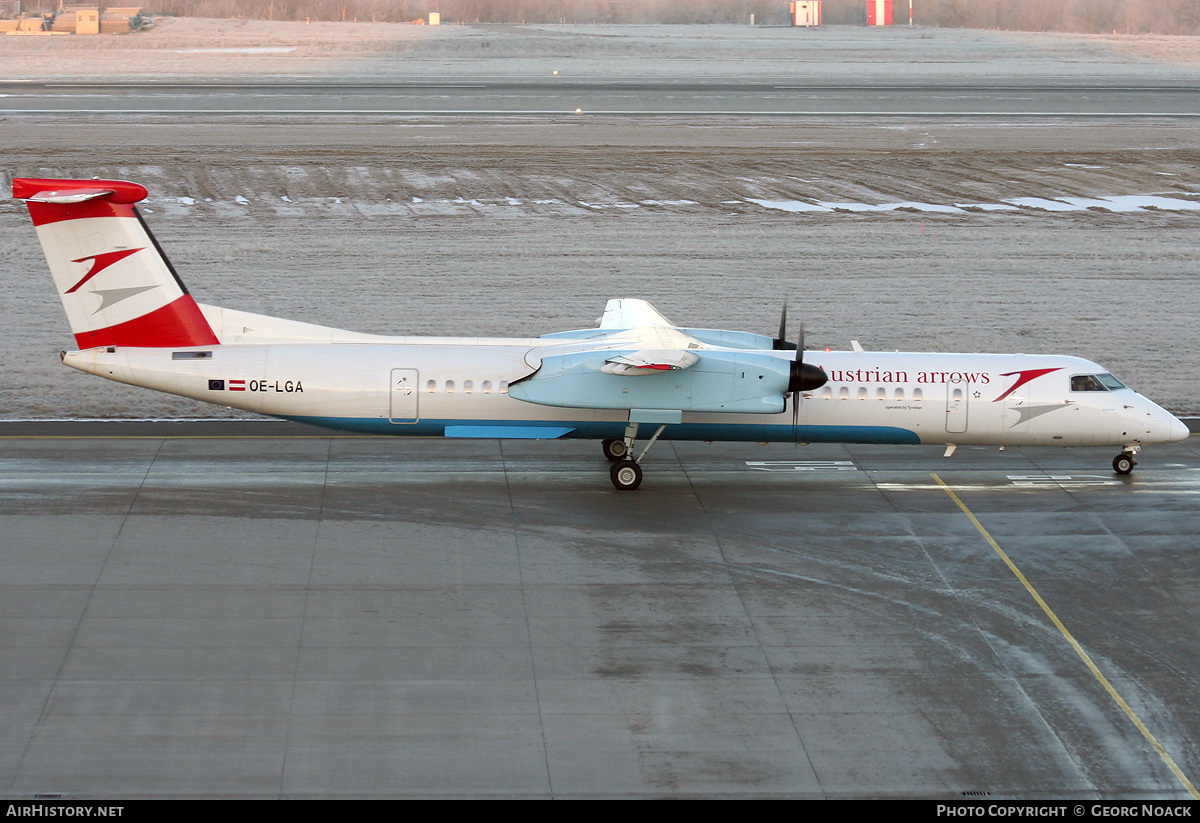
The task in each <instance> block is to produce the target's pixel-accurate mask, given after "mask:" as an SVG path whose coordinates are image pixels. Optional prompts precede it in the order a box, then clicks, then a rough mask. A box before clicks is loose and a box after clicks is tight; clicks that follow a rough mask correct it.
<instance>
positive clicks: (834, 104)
mask: <svg viewBox="0 0 1200 823" xmlns="http://www.w3.org/2000/svg"><path fill="white" fill-rule="evenodd" d="M0 98H3V100H2V101H0V114H5V115H22V116H30V115H50V114H53V115H66V116H76V115H93V116H94V115H104V116H113V115H166V116H214V115H245V114H253V115H256V116H261V115H276V116H278V115H291V116H312V115H320V116H322V117H344V116H362V115H443V116H444V115H455V116H458V115H465V114H471V115H493V116H495V115H561V114H564V113H567V112H575V111H578V112H580V113H583V112H586V113H587V114H589V115H593V114H608V115H654V116H660V115H676V116H678V115H693V116H704V117H712V116H717V115H738V116H746V115H780V116H802V117H803V116H817V117H827V116H843V117H844V116H849V117H868V118H876V117H914V116H919V117H926V116H932V117H967V118H971V117H997V116H999V117H1012V116H1020V117H1088V118H1090V117H1101V118H1121V117H1156V118H1193V117H1197V116H1200V89H1197V88H1196V86H1195V84H1194V82H1190V81H1188V82H1179V81H1176V82H1169V83H1161V82H1160V83H1154V84H1150V85H1147V84H1144V83H1140V84H1128V83H1123V84H1114V83H1112V82H1108V81H1104V80H1100V81H1095V82H1090V83H1088V82H1074V83H1071V84H1062V83H1045V82H1033V83H1024V84H1002V85H981V84H978V83H951V84H947V83H924V84H894V83H893V84H887V85H877V84H874V85H873V84H863V83H856V84H852V85H847V84H844V83H840V84H839V83H819V82H818V83H805V82H797V81H796V80H795V79H792V78H786V77H783V78H776V79H773V80H772V79H767V80H766V81H765V82H764V81H763V80H761V79H758V80H745V79H741V78H732V79H729V78H726V79H716V80H710V81H704V82H699V81H696V80H690V81H680V80H671V81H662V80H651V79H646V78H642V79H627V80H622V81H612V80H605V81H593V80H561V81H558V80H555V81H552V82H551V81H546V80H530V79H514V78H502V79H492V78H488V77H464V78H456V79H454V80H451V81H446V80H438V79H433V78H422V79H415V80H412V81H407V82H403V83H395V82H386V81H377V82H369V83H364V82H356V83H330V82H319V83H313V82H267V83H262V82H258V83H247V82H240V83H170V82H159V81H153V82H133V81H126V82H121V83H105V82H92V83H79V82H71V83H64V82H8V83H2V82H0Z"/></svg>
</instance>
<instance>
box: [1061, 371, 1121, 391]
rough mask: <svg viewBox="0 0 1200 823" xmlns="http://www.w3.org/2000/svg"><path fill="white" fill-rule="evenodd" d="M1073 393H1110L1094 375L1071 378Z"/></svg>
mask: <svg viewBox="0 0 1200 823" xmlns="http://www.w3.org/2000/svg"><path fill="white" fill-rule="evenodd" d="M1114 379H1115V378H1114ZM1071 391H1108V389H1106V388H1105V387H1104V384H1103V383H1101V382H1100V379H1099V378H1098V377H1096V375H1094V374H1077V375H1074V376H1073V377H1072V378H1071Z"/></svg>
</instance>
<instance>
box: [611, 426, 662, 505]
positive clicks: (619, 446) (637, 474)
mask: <svg viewBox="0 0 1200 823" xmlns="http://www.w3.org/2000/svg"><path fill="white" fill-rule="evenodd" d="M666 427H667V424H666V423H663V424H662V425H660V426H659V427H658V430H657V431H656V432H654V436H653V437H651V438H650V441H649V442H648V443H646V447H645V448H643V449H642V453H641V454H639V455H638V456H637V458H635V459H630V455H632V454H633V442H634V438H636V437H637V430H638V424H637V423H630V424H629V425H628V426H626V427H625V437H624V438H623V439H621V440H605V441H604V443H603V444H601V448H602V449H603V450H604V456H605V457H607V458H608V460H609V462H611V463H612V468H611V469H609V470H608V475H609V477H610V478H612V484H613V485H614V486H615V487H616V488H618V489H620V490H621V491H633V490H634V489H636V488H637V487H638V486H640V485H642V474H643V473H642V467H641V466H640V465H639V464H640V463H641V461H642V458H643V457H645V456H646V452H648V451H650V447H651V446H653V445H654V441H655V440H657V439H658V436H659V435H660V434H662V433H663V429H665V428H666Z"/></svg>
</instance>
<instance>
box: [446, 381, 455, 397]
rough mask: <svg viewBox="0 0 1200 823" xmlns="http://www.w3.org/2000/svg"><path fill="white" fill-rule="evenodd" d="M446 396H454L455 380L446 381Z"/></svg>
mask: <svg viewBox="0 0 1200 823" xmlns="http://www.w3.org/2000/svg"><path fill="white" fill-rule="evenodd" d="M446 394H454V381H453V380H447V381H446Z"/></svg>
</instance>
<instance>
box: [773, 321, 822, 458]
mask: <svg viewBox="0 0 1200 823" xmlns="http://www.w3.org/2000/svg"><path fill="white" fill-rule="evenodd" d="M786 312H787V307H786V305H785V306H784V313H785V314H784V316H785V317H786ZM781 330H782V328H781ZM789 348H790V347H789ZM828 382H829V375H827V374H826V373H825V370H824V369H822V368H821V367H820V366H814V365H813V364H811V363H805V362H804V324H803V323H801V324H800V337H799V339H798V340H797V343H796V359H795V360H793V361H792V369H791V378H790V379H789V380H788V387H787V390H788V392H789V393H790V394H791V395H792V440H798V439H799V430H800V395H801V392H806V391H812V390H813V389H819V388H821V387H822V386H824V385H825V384H826V383H828Z"/></svg>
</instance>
